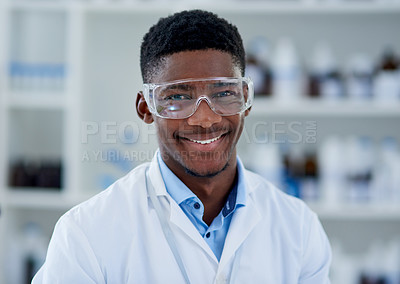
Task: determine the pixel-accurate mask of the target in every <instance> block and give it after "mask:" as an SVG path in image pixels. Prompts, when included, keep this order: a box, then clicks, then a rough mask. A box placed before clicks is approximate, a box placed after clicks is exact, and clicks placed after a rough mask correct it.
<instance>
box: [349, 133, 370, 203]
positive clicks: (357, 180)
mask: <svg viewBox="0 0 400 284" xmlns="http://www.w3.org/2000/svg"><path fill="white" fill-rule="evenodd" d="M344 153H345V155H344V157H346V158H345V165H346V166H345V167H346V176H347V177H346V178H347V190H346V197H347V198H346V199H347V200H348V201H350V202H351V203H360V202H370V201H371V188H370V185H371V180H372V169H373V163H374V148H373V145H372V141H371V139H370V138H369V137H366V136H361V137H359V136H350V137H348V138H347V139H346V148H345V152H344Z"/></svg>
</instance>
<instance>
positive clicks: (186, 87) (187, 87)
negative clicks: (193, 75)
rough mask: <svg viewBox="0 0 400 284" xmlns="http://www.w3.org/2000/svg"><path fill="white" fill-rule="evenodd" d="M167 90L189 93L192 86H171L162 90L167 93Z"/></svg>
mask: <svg viewBox="0 0 400 284" xmlns="http://www.w3.org/2000/svg"><path fill="white" fill-rule="evenodd" d="M168 90H184V91H190V90H193V86H191V85H189V84H173V85H169V86H166V87H165V88H163V91H168Z"/></svg>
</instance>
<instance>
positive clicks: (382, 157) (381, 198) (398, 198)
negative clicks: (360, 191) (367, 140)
mask: <svg viewBox="0 0 400 284" xmlns="http://www.w3.org/2000/svg"><path fill="white" fill-rule="evenodd" d="M377 154H378V157H377V161H376V162H375V167H374V172H373V180H372V185H371V190H372V197H373V201H374V202H376V203H383V204H393V205H395V206H398V205H399V204H400V175H399V172H400V152H399V148H398V143H397V141H396V139H395V138H393V137H386V138H384V139H382V141H381V143H380V145H379V148H378V151H377Z"/></svg>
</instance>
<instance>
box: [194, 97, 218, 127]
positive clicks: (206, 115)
mask: <svg viewBox="0 0 400 284" xmlns="http://www.w3.org/2000/svg"><path fill="white" fill-rule="evenodd" d="M221 120H222V117H221V116H220V115H218V114H216V113H215V112H214V111H213V110H212V109H211V108H210V106H209V105H208V103H207V102H206V101H205V100H202V101H201V102H200V104H199V106H198V107H197V109H196V111H195V112H194V114H193V115H192V116H190V117H188V119H187V123H188V124H189V125H199V126H201V127H203V128H209V127H211V126H212V125H213V124H214V123H218V122H221Z"/></svg>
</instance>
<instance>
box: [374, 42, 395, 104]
mask: <svg viewBox="0 0 400 284" xmlns="http://www.w3.org/2000/svg"><path fill="white" fill-rule="evenodd" d="M399 78H400V67H399V59H398V58H397V56H396V54H395V52H394V51H393V49H391V48H387V49H386V50H385V51H384V53H383V55H382V59H381V61H380V63H379V64H378V67H377V69H376V74H375V79H374V91H373V94H374V98H375V100H376V101H378V102H381V103H391V102H397V101H399V100H400V79H399Z"/></svg>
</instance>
